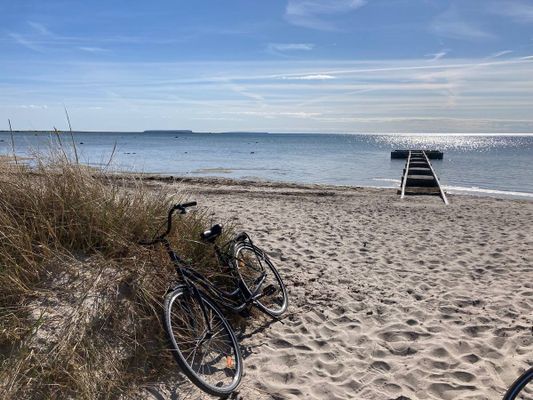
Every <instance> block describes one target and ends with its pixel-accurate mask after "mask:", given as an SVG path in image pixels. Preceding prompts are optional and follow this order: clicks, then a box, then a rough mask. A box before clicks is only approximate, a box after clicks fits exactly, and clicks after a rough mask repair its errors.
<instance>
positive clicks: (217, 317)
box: [164, 286, 243, 397]
mask: <svg viewBox="0 0 533 400" xmlns="http://www.w3.org/2000/svg"><path fill="white" fill-rule="evenodd" d="M200 302H202V303H203V306H204V309H205V314H204V311H203V310H202V306H201V305H200ZM205 315H207V318H208V319H209V321H210V323H211V328H212V331H214V332H211V333H207V332H208V329H207V325H208V324H207V322H206V317H205ZM164 326H165V331H166V334H167V337H168V339H169V344H170V346H171V350H172V354H173V356H174V359H175V360H176V362H177V363H178V365H179V366H180V368H181V370H182V371H183V373H184V374H185V375H186V376H187V377H188V378H189V379H190V380H191V382H193V383H194V384H195V385H196V386H198V387H199V388H200V389H202V390H203V391H204V392H206V393H209V394H211V395H214V396H220V397H222V396H227V395H228V394H230V393H232V392H233V391H234V390H235V389H236V388H237V387H238V386H239V384H240V381H241V378H242V373H243V360H242V355H241V350H240V346H239V343H238V341H237V338H236V336H235V333H234V332H233V329H232V328H231V325H230V324H229V322H228V321H227V319H226V318H225V317H224V315H223V314H222V312H221V311H220V309H219V308H218V307H217V306H216V304H215V303H214V302H213V301H212V300H210V299H209V298H208V297H206V296H204V295H202V294H201V293H200V292H197V293H192V292H191V291H190V290H189V289H188V288H187V287H185V286H179V287H177V288H175V289H173V290H172V291H171V292H169V293H168V294H167V295H166V296H165V302H164ZM215 330H216V331H215ZM217 335H218V342H220V345H221V347H222V349H220V350H215V351H214V357H211V355H212V353H211V351H210V350H211V346H212V345H213V344H215V345H216V343H217V341H215V338H216V337H217ZM206 356H209V357H208V358H206ZM195 361H199V362H198V363H197V364H196V365H195ZM204 361H205V362H204ZM206 372H207V374H209V373H210V372H211V375H212V378H214V379H212V381H209V380H208V379H207V374H206ZM215 374H217V376H215ZM222 378H228V380H229V382H228V383H225V382H223V381H222Z"/></svg>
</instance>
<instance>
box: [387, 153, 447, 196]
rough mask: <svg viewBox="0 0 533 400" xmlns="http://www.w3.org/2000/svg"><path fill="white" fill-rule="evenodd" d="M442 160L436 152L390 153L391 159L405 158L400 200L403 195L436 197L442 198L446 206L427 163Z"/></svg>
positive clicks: (435, 177)
mask: <svg viewBox="0 0 533 400" xmlns="http://www.w3.org/2000/svg"><path fill="white" fill-rule="evenodd" d="M428 153H429V154H431V155H432V158H434V159H438V160H442V157H443V154H442V152H440V151H436V150H395V151H392V152H391V158H407V161H406V162H405V168H404V170H403V176H402V183H401V189H400V190H399V192H400V194H401V198H402V199H403V198H404V197H405V195H437V196H440V197H441V198H442V201H444V204H448V199H447V198H446V194H445V193H444V190H443V189H442V187H441V185H440V182H439V178H438V177H437V174H436V173H435V170H434V169H433V166H432V165H431V163H430V162H429V159H430V158H431V157H430V156H429V154H428Z"/></svg>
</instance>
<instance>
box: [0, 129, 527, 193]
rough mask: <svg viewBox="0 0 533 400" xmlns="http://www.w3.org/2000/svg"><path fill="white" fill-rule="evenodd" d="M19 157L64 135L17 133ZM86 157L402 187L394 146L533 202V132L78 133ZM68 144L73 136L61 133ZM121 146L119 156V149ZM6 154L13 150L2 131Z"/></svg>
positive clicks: (172, 171)
mask: <svg viewBox="0 0 533 400" xmlns="http://www.w3.org/2000/svg"><path fill="white" fill-rule="evenodd" d="M14 135H15V149H16V154H17V155H19V156H27V155H29V154H31V153H32V152H35V151H41V152H42V151H46V150H47V149H48V148H49V147H50V143H51V142H57V137H56V136H55V135H52V134H50V133H46V132H40V133H29V132H17V133H15V134H14ZM74 139H75V143H76V147H77V150H78V153H79V156H80V160H81V161H82V162H84V163H86V164H89V165H93V166H101V165H106V164H107V163H108V162H109V159H110V157H111V154H112V153H113V157H112V168H113V169H116V170H124V171H136V172H145V173H158V174H165V175H173V176H220V177H228V178H236V179H264V180H274V181H284V182H299V183H319V184H320V183H321V184H333V185H350V186H370V187H398V186H399V184H400V177H401V174H402V169H403V166H404V163H405V161H404V160H391V158H390V152H391V150H394V149H405V148H426V149H437V150H441V151H443V152H444V159H443V160H432V164H433V166H434V168H435V170H436V172H437V174H438V176H439V179H440V181H441V183H442V184H443V185H444V186H445V188H446V189H447V191H449V192H452V193H454V192H460V193H472V194H477V195H494V196H513V197H524V198H533V135H529V136H528V135H523V136H511V135H459V134H453V135H435V134H431V135H403V134H402V135H363V134H361V135H347V134H346V135H344V134H266V133H223V134H220V133H213V134H211V133H172V132H149V133H139V132H91V133H84V132H75V133H74ZM61 141H62V142H63V145H65V146H66V147H68V146H71V143H72V142H71V138H70V135H68V134H62V135H61ZM113 149H115V151H114V152H113ZM0 152H2V153H3V154H9V153H10V152H11V138H10V135H9V133H8V132H0Z"/></svg>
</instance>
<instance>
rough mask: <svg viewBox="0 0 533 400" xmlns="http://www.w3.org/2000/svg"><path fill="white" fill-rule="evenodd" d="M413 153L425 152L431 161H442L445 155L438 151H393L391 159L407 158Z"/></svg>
mask: <svg viewBox="0 0 533 400" xmlns="http://www.w3.org/2000/svg"><path fill="white" fill-rule="evenodd" d="M411 151H417V152H420V151H423V152H424V153H425V154H426V156H427V157H428V158H429V159H430V160H442V158H443V157H444V154H443V153H442V151H438V150H393V151H391V153H390V158H404V159H405V158H407V157H408V156H409V152H411Z"/></svg>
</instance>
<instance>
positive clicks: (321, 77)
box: [281, 74, 335, 81]
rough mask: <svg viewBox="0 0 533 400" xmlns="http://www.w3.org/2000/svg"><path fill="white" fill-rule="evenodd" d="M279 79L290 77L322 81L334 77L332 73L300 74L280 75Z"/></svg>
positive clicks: (300, 79) (292, 78) (299, 79)
mask: <svg viewBox="0 0 533 400" xmlns="http://www.w3.org/2000/svg"><path fill="white" fill-rule="evenodd" d="M281 79H290V80H297V81H324V80H329V79H335V77H334V76H333V75H325V74H314V75H300V76H282V77H281Z"/></svg>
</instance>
